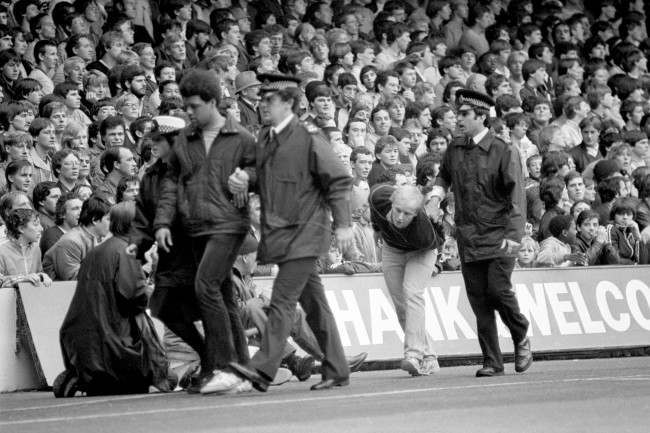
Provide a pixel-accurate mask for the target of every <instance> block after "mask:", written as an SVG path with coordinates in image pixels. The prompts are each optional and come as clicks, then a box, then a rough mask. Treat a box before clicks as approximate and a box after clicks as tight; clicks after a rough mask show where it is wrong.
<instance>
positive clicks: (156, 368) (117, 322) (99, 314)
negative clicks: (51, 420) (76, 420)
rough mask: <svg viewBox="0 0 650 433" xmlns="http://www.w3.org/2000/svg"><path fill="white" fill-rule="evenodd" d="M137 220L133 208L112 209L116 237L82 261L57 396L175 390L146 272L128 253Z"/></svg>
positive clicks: (65, 327) (63, 335)
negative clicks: (149, 308)
mask: <svg viewBox="0 0 650 433" xmlns="http://www.w3.org/2000/svg"><path fill="white" fill-rule="evenodd" d="M91 200H92V199H91ZM82 213H83V211H82ZM134 216H135V207H134V206H133V204H132V203H120V204H118V205H116V206H115V207H114V208H113V209H111V214H110V231H111V233H112V234H113V236H112V237H111V238H110V239H109V240H107V241H106V242H104V243H103V244H102V245H100V246H99V247H97V248H95V249H94V250H92V251H90V252H89V253H88V256H87V257H86V258H85V260H84V261H83V265H82V268H81V271H80V272H79V281H78V282H77V288H76V290H75V295H74V297H73V299H72V302H71V304H70V307H69V309H68V313H67V314H66V317H65V319H64V321H63V324H62V325H61V331H60V340H61V349H62V352H63V359H64V363H65V369H66V370H65V371H64V372H63V373H62V374H61V375H60V376H59V377H58V378H57V380H56V381H55V383H56V384H57V386H55V388H54V395H55V396H57V397H72V396H74V394H75V392H76V391H77V390H78V391H83V392H86V395H89V396H92V395H112V394H134V393H147V392H149V387H150V386H154V387H155V388H157V389H158V390H159V391H163V392H169V391H172V390H173V389H174V388H175V387H176V382H177V381H178V380H177V379H176V378H175V377H168V368H169V363H168V361H167V357H166V356H165V351H164V349H163V347H162V345H161V343H160V340H159V338H158V335H157V334H156V330H155V328H154V325H153V322H152V321H151V318H150V317H149V316H148V315H147V313H146V311H145V310H146V308H147V303H148V296H147V292H146V289H147V287H146V284H145V277H144V273H143V272H142V267H141V266H140V264H139V262H138V261H137V260H136V258H135V256H131V255H129V254H128V253H127V251H126V250H127V246H128V242H127V241H126V239H127V236H128V235H129V232H130V230H131V225H132V221H133V218H134ZM106 217H107V218H106V219H108V215H106ZM134 335H137V336H138V338H133V336H134ZM126 360H128V362H126Z"/></svg>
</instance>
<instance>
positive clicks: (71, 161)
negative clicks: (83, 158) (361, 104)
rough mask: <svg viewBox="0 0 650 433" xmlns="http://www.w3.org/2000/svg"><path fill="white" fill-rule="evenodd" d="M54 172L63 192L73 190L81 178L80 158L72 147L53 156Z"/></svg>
mask: <svg viewBox="0 0 650 433" xmlns="http://www.w3.org/2000/svg"><path fill="white" fill-rule="evenodd" d="M52 172H53V173H54V177H56V179H57V180H58V182H57V183H56V185H57V186H58V187H59V189H60V190H61V192H62V193H64V194H67V193H69V192H71V191H72V190H73V189H74V188H75V186H77V181H78V180H79V158H77V155H76V153H75V152H74V151H72V150H71V149H61V150H59V151H58V152H56V153H55V154H54V156H52Z"/></svg>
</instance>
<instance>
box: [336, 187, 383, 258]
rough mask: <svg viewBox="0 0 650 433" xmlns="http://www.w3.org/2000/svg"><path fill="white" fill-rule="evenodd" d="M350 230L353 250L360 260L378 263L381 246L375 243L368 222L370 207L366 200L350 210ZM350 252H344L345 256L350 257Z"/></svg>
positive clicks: (372, 231)
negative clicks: (352, 235) (352, 236)
mask: <svg viewBox="0 0 650 433" xmlns="http://www.w3.org/2000/svg"><path fill="white" fill-rule="evenodd" d="M352 231H353V232H354V248H353V250H354V251H353V252H354V253H356V254H357V255H358V258H359V259H360V260H363V261H365V262H368V263H380V262H381V259H380V254H381V248H380V247H379V245H378V243H377V239H376V237H375V231H374V230H373V229H372V226H371V224H370V207H369V205H368V200H367V199H366V202H365V203H364V204H363V205H362V206H359V207H358V208H356V209H355V210H353V211H352ZM349 253H350V252H348V251H346V252H345V255H344V256H345V257H347V258H351V257H350V254H349Z"/></svg>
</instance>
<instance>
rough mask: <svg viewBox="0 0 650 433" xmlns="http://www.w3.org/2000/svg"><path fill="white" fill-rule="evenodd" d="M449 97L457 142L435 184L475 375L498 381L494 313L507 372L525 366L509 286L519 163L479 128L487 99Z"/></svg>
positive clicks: (520, 223)
mask: <svg viewBox="0 0 650 433" xmlns="http://www.w3.org/2000/svg"><path fill="white" fill-rule="evenodd" d="M456 95H457V96H456V98H457V102H458V107H459V109H458V126H459V131H460V132H462V133H463V134H464V136H462V137H458V138H456V139H455V140H454V141H453V142H452V144H451V145H450V146H449V148H448V149H447V151H446V152H445V156H444V158H443V161H442V164H441V165H440V172H439V175H438V178H437V180H436V183H437V184H438V185H440V186H443V187H451V188H453V191H454V196H455V197H456V203H457V205H456V214H455V221H456V234H457V237H458V247H459V250H460V251H459V252H460V258H461V263H462V273H463V279H464V280H465V288H466V290H467V297H468V298H469V302H470V305H471V306H472V310H474V314H475V315H476V322H477V328H478V338H479V344H480V345H481V351H482V352H483V368H481V369H479V370H478V371H477V372H476V376H477V377H482V376H496V375H503V357H502V355H501V349H500V348H499V337H498V334H497V326H496V319H495V317H494V312H495V310H496V311H498V312H499V314H500V316H501V319H502V320H503V322H504V324H505V325H506V326H507V327H508V329H509V330H510V334H511V335H512V339H513V341H514V343H515V370H516V371H517V372H523V371H525V370H527V369H528V368H529V367H530V365H531V363H532V360H533V358H532V352H531V351H530V341H529V340H528V337H527V336H526V332H527V330H528V320H527V319H526V318H525V317H524V316H523V314H521V312H520V311H519V304H518V302H517V298H516V297H515V294H514V292H513V291H512V290H511V289H512V283H511V281H510V276H511V275H512V270H513V268H514V265H515V257H514V255H515V253H516V250H517V249H518V247H519V242H520V241H521V238H522V236H523V234H524V222H525V217H526V215H525V209H526V204H525V200H524V197H525V195H524V188H523V179H522V171H521V162H520V158H519V154H518V153H517V150H516V148H515V147H513V146H508V145H507V144H506V143H505V142H504V141H502V140H501V139H499V138H497V137H495V136H494V135H492V133H490V132H489V130H488V129H487V127H486V126H485V123H486V121H487V118H488V116H489V111H490V108H491V107H494V102H493V101H492V99H491V98H490V97H488V96H487V95H484V94H482V93H479V92H475V91H471V90H459V91H458V93H457V94H456Z"/></svg>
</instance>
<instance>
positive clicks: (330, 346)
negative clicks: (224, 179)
mask: <svg viewBox="0 0 650 433" xmlns="http://www.w3.org/2000/svg"><path fill="white" fill-rule="evenodd" d="M271 79H273V81H274V82H270V81H271ZM290 79H291V80H292V81H289V80H290ZM260 80H261V81H262V82H263V83H264V82H265V80H266V81H268V82H267V84H264V85H263V87H262V91H263V92H266V93H265V94H264V97H263V99H262V105H261V110H260V111H261V112H262V117H263V120H264V119H266V120H267V121H270V122H269V123H270V124H271V125H272V126H270V127H265V128H264V129H262V131H261V133H260V137H259V145H258V151H257V156H256V163H257V175H258V182H257V185H256V184H255V182H254V179H252V178H250V179H249V178H248V176H247V174H245V173H244V172H243V171H242V170H237V171H236V172H235V173H233V175H232V176H231V177H230V183H229V185H230V190H231V191H232V192H233V193H235V194H236V196H240V197H241V196H245V194H246V193H247V190H248V186H249V185H251V186H254V185H256V186H257V188H258V189H259V192H260V199H261V201H262V224H261V231H262V239H261V242H260V246H259V252H258V260H259V261H260V262H261V263H277V264H278V265H279V272H278V275H277V277H276V279H275V282H274V284H273V295H272V297H271V305H270V307H269V316H268V326H267V327H266V329H265V331H264V336H263V338H262V345H261V348H260V350H259V351H258V352H257V353H256V354H255V356H254V357H253V359H252V360H251V362H250V363H249V364H244V363H232V364H231V366H232V368H233V369H234V371H235V372H237V373H238V374H239V375H240V376H241V377H243V378H246V379H248V380H250V381H252V382H253V386H254V387H255V388H256V389H258V390H259V391H266V389H267V387H268V384H269V382H270V381H271V379H272V378H273V377H274V375H275V372H276V371H277V369H278V367H279V366H280V362H281V361H282V357H283V350H284V347H285V342H286V338H287V336H288V335H289V331H290V329H291V324H292V321H293V317H294V314H295V308H296V303H297V302H298V301H300V304H301V306H302V307H303V309H304V310H305V312H306V313H307V323H309V326H310V327H311V329H312V330H314V333H315V334H316V339H317V340H318V344H319V346H320V349H321V351H322V352H323V354H324V356H325V357H324V359H323V362H322V366H321V372H322V381H321V382H319V383H318V384H316V385H314V386H312V388H311V389H312V390H321V389H329V388H332V387H335V386H343V385H347V384H348V383H349V374H350V371H349V368H348V365H347V362H346V360H345V354H344V352H343V347H342V345H341V340H340V337H339V333H338V330H337V328H336V323H335V321H334V316H333V314H332V311H331V310H330V308H329V306H328V304H327V299H326V298H325V291H324V289H323V285H322V283H321V281H320V277H319V275H318V272H317V269H316V261H317V259H318V257H319V256H321V255H323V254H325V253H326V252H327V251H328V247H329V240H330V236H331V227H332V223H331V219H330V212H329V211H331V217H332V218H333V219H334V227H335V235H336V239H337V241H338V243H339V247H340V248H341V250H345V249H347V248H349V247H350V246H351V245H352V243H353V239H354V233H353V231H352V227H351V225H352V221H351V215H350V191H351V187H352V177H351V176H350V175H349V173H348V170H347V169H346V167H345V166H344V165H343V163H342V162H341V160H340V159H338V158H337V156H336V155H335V154H334V152H333V151H332V149H331V146H330V145H329V143H327V141H326V140H325V139H324V137H323V136H322V135H321V133H320V132H319V131H318V129H316V128H314V127H308V126H305V125H303V124H302V123H301V122H300V121H299V120H298V117H297V116H296V114H295V112H296V109H297V107H298V104H299V101H300V98H301V92H300V90H299V89H298V88H297V87H296V84H297V83H296V82H295V80H294V79H292V78H291V77H280V78H279V80H280V81H276V80H278V79H276V78H274V77H269V76H266V77H265V76H260ZM278 86H282V88H281V89H280V90H277V89H278ZM287 86H292V87H287ZM328 208H329V209H328Z"/></svg>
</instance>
